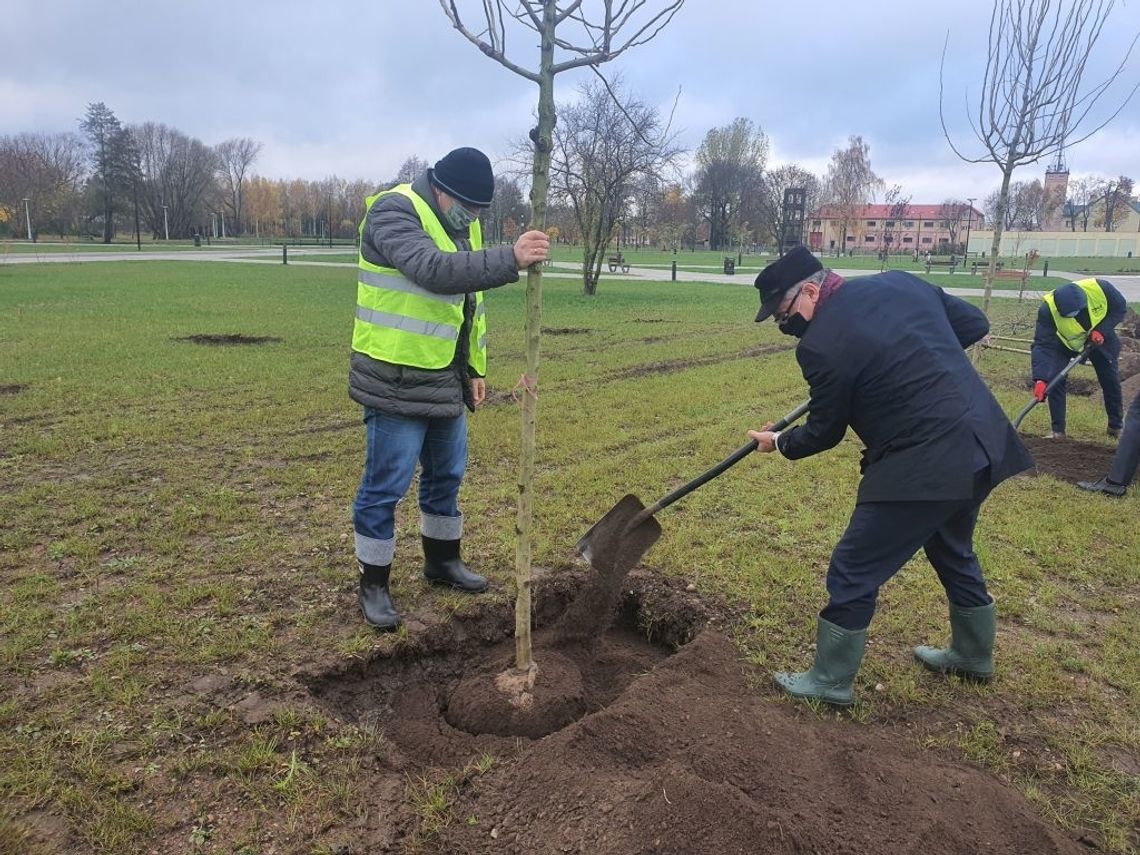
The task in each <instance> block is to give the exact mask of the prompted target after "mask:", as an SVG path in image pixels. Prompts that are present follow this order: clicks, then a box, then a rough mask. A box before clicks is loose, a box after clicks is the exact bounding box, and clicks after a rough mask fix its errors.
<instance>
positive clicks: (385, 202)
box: [348, 169, 519, 418]
mask: <svg viewBox="0 0 1140 855" xmlns="http://www.w3.org/2000/svg"><path fill="white" fill-rule="evenodd" d="M430 172H431V170H430V169H429V170H428V171H427V172H425V173H424V174H423V175H421V176H420V177H419V178H417V179H416V180H415V182H413V184H412V190H413V191H414V192H415V193H417V194H418V195H419V196H420V197H421V198H423V199H424V200H426V201H427V203H428V204H429V205H430V206H431V207H432V210H434V211H435V212H436V214H437V215H439V213H440V212H439V208H438V206H437V205H436V203H435V194H434V193H432V192H431V185H430V183H429V177H428V176H429V174H430ZM440 222H444V220H443V218H442V216H441V217H440ZM444 226H445V227H447V224H446V222H444ZM449 234H451V237H452V239H453V240H454V241H455V245H456V246H457V247H458V248H459V251H458V252H442V251H441V250H440V249H439V248H438V247H437V246H436V245H435V242H434V241H433V240H432V239H431V237H429V236H428V234H427V232H425V231H424V230H423V227H422V226H421V225H420V218H419V215H418V214H416V210H415V208H414V207H413V206H412V203H411V201H410V200H409V199H407V198H406V197H404V196H402V195H400V194H398V193H393V194H391V195H388V196H383V197H381V198H380V199H377V200H376V202H375V204H373V205H372V207H371V208H370V209H369V211H368V213H367V215H366V224H365V228H364V234H363V236H362V240H361V252H362V253H363V254H364V258H365V260H367V261H369V262H371V263H373V264H378V265H381V266H383V267H395V268H396V269H398V270H399V271H400V272H401V273H403V274H404V275H405V276H407V277H408V278H409V279H411V280H412V281H413V282H415V283H416V284H417V285H419V286H420V287H421V288H426V289H427V290H429V291H434V292H436V293H438V294H469V295H471V294H474V292H476V291H486V290H488V289H490V288H498V287H499V286H500V285H506V284H508V283H510V282H517V281H518V278H519V270H518V266H517V265H516V264H515V254H514V248H513V247H511V246H494V247H490V248H488V249H483V250H480V251H478V252H472V251H471V250H470V246H471V245H470V242H469V241H468V239H467V235H466V234H460V233H453V232H451V231H450V229H449ZM474 310H475V298H474V297H473V296H469V297H468V298H467V300H466V302H465V304H464V316H465V320H464V325H463V329H462V330H460V333H459V338H458V340H457V342H456V349H455V350H456V352H455V358H454V359H453V360H452V363H451V365H450V366H448V367H447V368H440V369H435V370H431V369H425V368H415V367H413V366H410V365H397V364H395V363H391V362H384V361H383V360H379V359H373V358H372V357H370V356H368V355H366V354H363V353H359V352H357V351H353V354H352V363H351V367H350V369H349V374H348V394H349V395H350V396H351V397H352V399H353V400H354V401H356V402H357V403H359V404H362V405H364V406H365V407H372V408H374V409H377V410H380V411H381V412H384V413H388V414H390V415H397V416H412V417H418V418H424V417H443V418H454V417H456V416H458V415H459V414H460V413H462V412H463V407H464V405H466V406H467V407H468V409H474V403H473V401H472V398H471V383H470V380H469V376H470V374H471V373H472V371H471V368H470V366H468V364H467V356H468V353H467V343H468V339H469V332H470V325H471V322H472V317H473V314H474Z"/></svg>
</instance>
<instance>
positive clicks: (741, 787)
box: [433, 631, 1084, 855]
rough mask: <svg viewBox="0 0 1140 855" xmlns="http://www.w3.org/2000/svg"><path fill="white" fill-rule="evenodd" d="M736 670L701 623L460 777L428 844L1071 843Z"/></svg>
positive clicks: (972, 783)
mask: <svg viewBox="0 0 1140 855" xmlns="http://www.w3.org/2000/svg"><path fill="white" fill-rule="evenodd" d="M750 676H751V675H750V673H749V671H748V669H746V667H745V666H744V665H743V664H742V662H741V661H740V655H739V653H738V651H737V650H736V648H735V647H734V646H733V645H732V643H731V642H729V641H728V640H727V639H726V638H725V637H724V636H722V635H720V634H719V633H717V632H713V631H706V632H704V633H702V634H701V635H700V636H699V637H698V638H697V639H696V640H695V641H694V642H692V643H691V644H689V645H687V646H686V647H684V648H682V650H681V651H680V652H679V653H677V654H676V655H675V656H673V657H672V658H670V659H668V660H666V661H665V662H663V663H662V664H660V665H658V666H657V667H656V668H655V669H654V670H653V671H652V673H650V674H647V675H646V676H644V677H642V678H640V679H638V680H635V681H634V682H632V683H631V684H630V685H629V688H628V689H627V690H626V691H625V692H624V693H623V694H622V696H621V697H620V698H619V699H618V700H617V701H616V702H615V703H613V704H611V705H610V706H609V707H608V708H606V709H605V710H602V711H600V712H598V713H595V714H593V715H590V716H588V717H586V718H584V719H582V720H581V721H579V722H577V723H575V724H573V725H571V726H569V727H567V728H566V729H565V730H563V731H561V732H559V733H557V734H554V735H552V736H549V737H547V738H546V739H543V740H540V741H538V742H534V743H532V744H531V745H530V746H529V747H528V748H527V749H526V750H524V751H523V752H522V753H521V754H520V755H519V756H518V757H517V758H516V759H514V760H513V761H512V762H510V763H508V764H506V765H503V766H500V767H497V768H495V769H492V770H491V771H490V772H489V773H487V774H486V775H484V776H482V777H481V778H478V779H475V780H473V781H472V782H471V784H470V785H469V787H468V788H467V789H466V790H465V791H464V793H463V794H462V795H461V797H460V798H459V800H458V802H457V803H456V804H455V805H454V809H453V815H454V816H457V817H464V818H467V820H466V822H453V823H451V824H450V825H449V826H448V827H447V828H445V829H444V830H443V831H442V832H441V836H440V839H439V840H438V841H437V842H436V843H435V844H434V846H433V851H437V852H448V853H459V852H462V853H471V855H475V853H512V855H522V853H527V855H542V853H562V852H591V853H623V855H626V853H650V852H654V853H676V855H703V853H709V855H712V853H716V855H724V854H725V853H759V852H766V853H767V852H771V853H783V852H788V853H791V852H797V853H815V852H819V853H824V852H826V853H848V855H858V853H886V852H892V853H894V852H925V853H963V855H965V853H970V855H973V853H977V852H1008V853H1015V852H1016V853H1021V852H1025V853H1029V852H1032V853H1062V852H1063V853H1078V852H1082V851H1084V850H1083V849H1082V847H1081V846H1080V845H1078V844H1077V843H1076V842H1074V841H1073V840H1071V839H1070V838H1069V837H1068V836H1067V835H1065V834H1064V833H1062V832H1059V831H1057V830H1056V829H1054V828H1052V827H1051V826H1049V825H1048V824H1047V823H1046V822H1045V821H1044V820H1042V819H1041V818H1040V817H1038V816H1036V815H1035V814H1034V813H1033V811H1032V810H1031V808H1030V807H1029V806H1028V804H1027V803H1026V802H1025V800H1024V798H1023V797H1022V796H1021V795H1020V794H1018V793H1017V792H1015V791H1013V790H1011V789H1010V788H1008V787H1006V786H1004V785H1003V784H1001V783H1000V782H998V781H997V780H995V779H994V778H993V777H991V776H990V775H988V774H986V773H984V772H982V771H981V770H978V769H974V768H969V767H965V766H962V765H959V764H954V763H950V762H947V761H944V760H941V759H939V758H938V757H937V756H936V755H934V754H931V753H929V752H924V751H922V750H921V749H919V748H917V747H916V746H914V745H912V744H910V743H909V742H907V741H900V740H899V739H898V738H897V736H892V735H891V734H890V732H888V731H885V730H880V729H877V728H873V727H861V726H859V725H856V724H853V723H851V722H849V721H845V720H840V721H820V720H816V719H814V718H813V717H812V716H811V715H810V713H808V712H807V711H806V710H804V709H802V708H800V707H797V706H795V705H793V704H790V703H783V702H780V703H776V702H773V699H772V698H771V697H765V696H764V694H762V693H761V692H758V691H757V690H756V689H755V688H753V687H750V686H749V682H748V678H749V677H750ZM758 676H761V677H762V676H763V675H758ZM929 679H934V677H933V676H932V677H930V678H929ZM765 684H766V680H765Z"/></svg>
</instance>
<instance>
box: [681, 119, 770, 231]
mask: <svg viewBox="0 0 1140 855" xmlns="http://www.w3.org/2000/svg"><path fill="white" fill-rule="evenodd" d="M695 160H696V173H695V174H694V176H693V198H694V199H695V200H696V203H697V206H698V208H699V209H700V212H701V216H702V217H703V218H704V219H705V220H706V221H707V222H708V224H709V249H728V248H729V247H730V246H731V240H732V232H733V229H734V227H735V228H737V229H739V226H740V223H741V221H742V218H743V213H742V211H743V208H744V204H745V199H746V196H747V195H748V190H749V189H751V190H753V191H757V190H758V188H759V187H760V185H761V182H762V181H763V177H764V165H765V164H766V163H767V161H768V137H767V135H766V134H765V133H764V132H763V131H762V130H761V129H760V128H757V127H755V126H754V125H753V124H752V121H751V120H750V119H745V118H737V119H734V120H733V121H732V123H731V124H728V125H724V126H723V127H719V128H713V129H712V130H711V131H709V132H708V133H707V134H705V138H704V140H703V141H702V142H701V145H700V148H698V149H697V154H696V159H695Z"/></svg>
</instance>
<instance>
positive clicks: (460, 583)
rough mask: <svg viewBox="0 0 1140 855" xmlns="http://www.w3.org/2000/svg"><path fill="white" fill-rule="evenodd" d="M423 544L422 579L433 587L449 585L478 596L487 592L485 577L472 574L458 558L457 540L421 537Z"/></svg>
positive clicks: (458, 542)
mask: <svg viewBox="0 0 1140 855" xmlns="http://www.w3.org/2000/svg"><path fill="white" fill-rule="evenodd" d="M421 537H422V539H423V543H424V578H425V579H427V580H428V581H429V582H431V583H432V584H433V585H450V586H451V587H452V588H457V589H459V590H460V591H468V592H469V593H472V594H478V593H480V592H482V591H486V590H487V577H486V576H480V575H479V574H478V573H472V572H471V571H470V570H468V569H467V565H466V564H464V563H463V559H462V558H460V557H459V544H460V543H461V541H458V540H436V539H435V538H434V537H428V536H427V535H426V534H425V535H421Z"/></svg>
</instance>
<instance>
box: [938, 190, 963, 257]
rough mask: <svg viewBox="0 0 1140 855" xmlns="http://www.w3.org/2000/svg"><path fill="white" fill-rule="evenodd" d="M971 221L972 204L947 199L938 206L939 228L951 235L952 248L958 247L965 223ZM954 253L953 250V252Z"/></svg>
mask: <svg viewBox="0 0 1140 855" xmlns="http://www.w3.org/2000/svg"><path fill="white" fill-rule="evenodd" d="M969 219H970V203H969V202H964V201H962V200H961V199H947V200H945V201H944V202H943V203H942V204H941V205H939V206H938V221H937V222H938V227H939V228H941V229H945V230H946V232H947V234H949V235H950V246H951V247H956V246H957V245H958V234H959V232H961V230H962V225H963V223H964V222H966V221H968V220H969ZM952 251H953V250H952Z"/></svg>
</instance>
